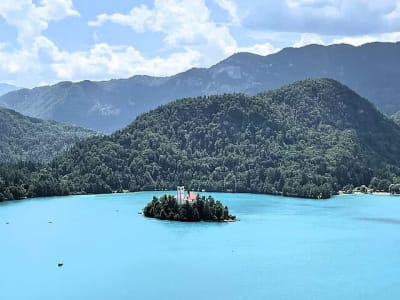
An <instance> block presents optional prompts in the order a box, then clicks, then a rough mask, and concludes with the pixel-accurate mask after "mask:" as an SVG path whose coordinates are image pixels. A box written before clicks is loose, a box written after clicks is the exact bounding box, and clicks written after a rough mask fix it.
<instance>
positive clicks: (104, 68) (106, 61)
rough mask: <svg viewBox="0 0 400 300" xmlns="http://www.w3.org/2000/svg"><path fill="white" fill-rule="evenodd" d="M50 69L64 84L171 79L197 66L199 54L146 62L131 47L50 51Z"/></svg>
mask: <svg viewBox="0 0 400 300" xmlns="http://www.w3.org/2000/svg"><path fill="white" fill-rule="evenodd" d="M48 51H49V53H50V54H51V55H52V57H53V59H54V63H52V64H51V68H52V69H53V70H54V71H55V73H56V75H57V77H58V78H59V79H62V80H83V79H87V78H91V79H106V78H109V77H110V76H111V77H114V78H115V77H129V76H132V75H134V74H146V75H172V74H175V73H178V72H181V71H184V70H186V69H188V68H190V67H193V66H196V65H197V64H198V60H199V58H200V54H199V53H198V52H196V51H193V50H187V51H185V52H177V53H173V54H171V55H170V56H167V57H164V58H161V57H155V58H146V57H144V56H143V55H142V54H141V53H140V52H139V51H138V50H136V49H135V48H134V47H132V46H110V45H108V44H107V43H100V44H96V45H94V46H93V47H92V48H91V49H90V50H89V51H79V52H63V51H59V50H58V49H56V48H54V47H48Z"/></svg>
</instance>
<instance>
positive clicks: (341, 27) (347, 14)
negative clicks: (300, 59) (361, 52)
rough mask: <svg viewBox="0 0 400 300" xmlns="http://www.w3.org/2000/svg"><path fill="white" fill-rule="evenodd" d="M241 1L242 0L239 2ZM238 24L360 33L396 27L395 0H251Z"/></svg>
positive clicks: (399, 21)
mask: <svg viewBox="0 0 400 300" xmlns="http://www.w3.org/2000/svg"><path fill="white" fill-rule="evenodd" d="M240 3H242V2H240ZM238 9H239V10H242V9H248V10H249V13H248V15H247V16H246V17H245V18H244V19H243V20H242V25H243V26H244V27H247V28H251V29H256V30H270V31H278V32H299V33H303V32H310V33H317V34H322V35H347V36H351V35H364V34H378V33H385V32H394V31H398V28H399V27H400V13H399V12H400V8H399V1H398V0H385V1H365V0H352V1H342V0H287V1H281V0H270V1H262V0H255V1H254V2H253V3H252V5H251V6H248V5H246V4H244V2H243V3H242V6H239V8H238Z"/></svg>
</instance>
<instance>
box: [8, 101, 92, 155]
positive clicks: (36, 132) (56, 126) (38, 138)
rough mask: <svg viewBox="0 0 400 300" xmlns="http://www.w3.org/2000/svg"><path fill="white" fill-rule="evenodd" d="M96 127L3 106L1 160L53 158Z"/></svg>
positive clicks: (88, 135)
mask: <svg viewBox="0 0 400 300" xmlns="http://www.w3.org/2000/svg"><path fill="white" fill-rule="evenodd" d="M93 135H96V133H95V132H94V131H91V130H87V129H83V128H80V127H76V126H72V125H66V124H62V123H58V122H54V121H43V120H39V119H36V118H31V117H27V116H24V115H21V114H20V113H17V112H15V111H13V110H10V109H5V108H0V162H18V161H36V162H43V161H50V160H51V159H53V158H54V156H56V155H57V154H60V153H61V152H63V151H64V150H66V149H67V148H68V147H71V146H72V145H73V144H75V143H76V142H78V141H81V140H84V139H86V138H88V137H90V136H93Z"/></svg>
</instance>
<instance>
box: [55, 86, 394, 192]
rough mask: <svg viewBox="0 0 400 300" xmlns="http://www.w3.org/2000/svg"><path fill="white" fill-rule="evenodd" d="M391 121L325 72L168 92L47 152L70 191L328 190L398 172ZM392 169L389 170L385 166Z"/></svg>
mask: <svg viewBox="0 0 400 300" xmlns="http://www.w3.org/2000/svg"><path fill="white" fill-rule="evenodd" d="M399 155H400V128H399V127H398V126H397V125H396V124H395V123H394V122H392V121H391V120H390V119H388V118H387V117H385V116H384V115H383V114H381V113H380V112H379V111H378V110H377V109H376V108H375V107H374V106H373V105H372V104H371V103H369V102H368V101H367V100H365V99H363V98H361V97H360V96H358V95H357V94H356V93H355V92H353V91H352V90H350V89H349V88H347V87H346V86H343V85H341V84H340V83H338V82H336V81H334V80H328V79H320V80H307V81H301V82H297V83H294V84H291V85H288V86H285V87H283V88H280V89H278V90H274V91H271V92H267V93H262V94H258V95H256V96H254V97H250V96H244V95H241V94H233V95H230V94H226V95H222V96H211V97H202V98H194V99H184V100H179V101H175V102H173V103H170V104H168V105H165V106H161V107H159V108H158V109H156V110H153V111H151V112H149V113H146V114H143V115H142V116H140V117H138V118H137V119H136V120H135V121H134V122H133V123H132V124H131V125H130V126H128V127H126V128H125V129H123V130H121V131H118V132H116V133H114V134H113V135H111V136H107V137H100V138H93V139H91V140H89V141H85V142H82V143H79V144H77V145H76V146H75V147H73V148H72V149H71V150H70V151H68V152H67V153H66V154H64V155H63V156H61V157H58V158H57V159H56V160H55V161H54V162H53V166H54V169H53V174H54V177H55V178H57V177H59V178H63V180H64V181H65V184H66V185H68V188H69V190H70V191H74V192H80V191H85V192H90V193H99V192H107V191H110V190H117V189H129V190H133V191H134V190H143V189H145V190H153V189H165V188H166V189H173V188H175V186H176V184H177V182H178V181H183V182H185V184H186V185H187V186H189V187H190V188H192V189H199V190H201V189H205V190H209V191H211V190H212V191H237V192H257V193H273V194H281V193H282V194H285V195H294V196H302V197H313V198H315V197H329V196H330V195H331V194H332V193H335V192H337V191H338V189H339V188H341V187H343V186H344V185H347V184H354V185H361V184H368V183H369V182H370V180H371V178H372V177H373V176H381V174H383V173H384V172H383V170H385V172H386V173H385V174H387V173H388V172H389V171H388V170H391V172H397V166H398V165H399ZM390 176H392V173H390Z"/></svg>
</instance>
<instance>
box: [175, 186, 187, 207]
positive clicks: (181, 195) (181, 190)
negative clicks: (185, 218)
mask: <svg viewBox="0 0 400 300" xmlns="http://www.w3.org/2000/svg"><path fill="white" fill-rule="evenodd" d="M176 201H177V202H178V204H179V205H182V204H184V203H185V187H184V186H183V185H178V188H177V191H176Z"/></svg>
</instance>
